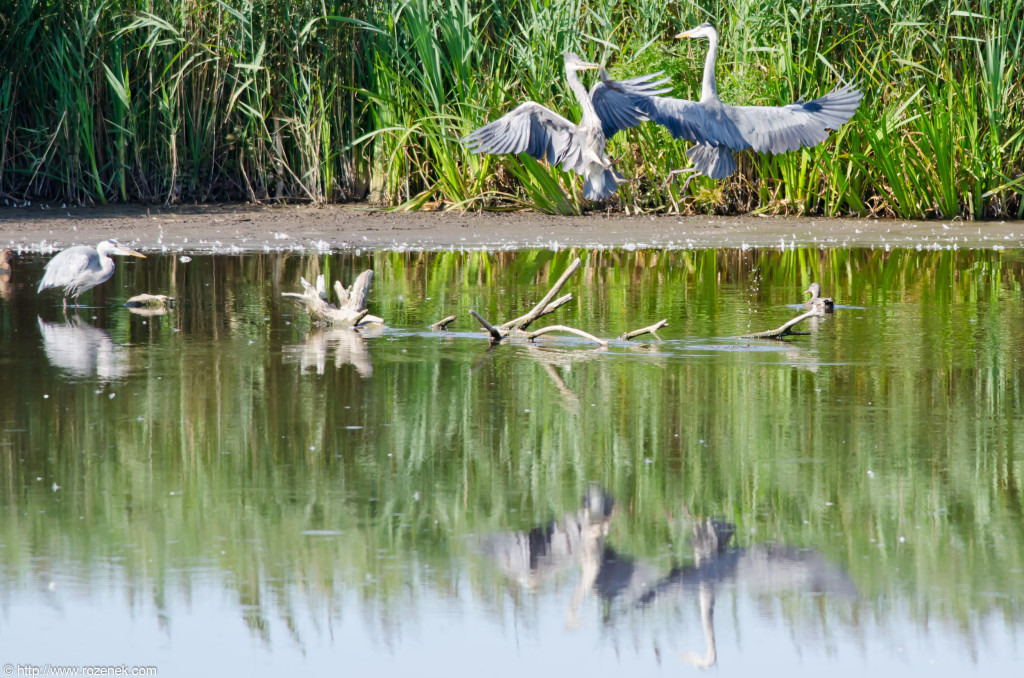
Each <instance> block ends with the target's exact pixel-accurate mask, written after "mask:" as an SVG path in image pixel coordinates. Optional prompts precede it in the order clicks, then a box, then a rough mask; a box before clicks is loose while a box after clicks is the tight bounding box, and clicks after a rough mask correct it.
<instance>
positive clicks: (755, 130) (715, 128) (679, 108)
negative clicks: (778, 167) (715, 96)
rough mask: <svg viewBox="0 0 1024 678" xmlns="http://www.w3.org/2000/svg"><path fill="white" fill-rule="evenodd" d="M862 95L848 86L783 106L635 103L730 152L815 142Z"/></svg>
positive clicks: (672, 127)
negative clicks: (812, 99) (810, 99)
mask: <svg viewBox="0 0 1024 678" xmlns="http://www.w3.org/2000/svg"><path fill="white" fill-rule="evenodd" d="M862 96H863V95H862V94H861V92H860V91H859V90H857V89H856V88H854V87H851V86H849V85H847V86H844V87H841V88H838V89H836V90H833V91H832V92H830V93H829V94H826V95H825V96H823V97H821V98H819V99H815V100H814V101H807V102H803V101H798V102H796V103H793V104H789V105H788V106H729V105H727V104H723V103H721V102H719V101H717V100H715V101H710V102H699V101H690V100H688V99H672V98H668V97H646V98H643V99H641V100H638V107H639V108H640V109H641V110H643V112H644V113H646V114H647V116H648V117H649V118H650V119H651V120H652V121H654V122H656V123H658V124H659V125H662V126H664V127H665V128H666V129H667V130H668V131H669V133H670V134H672V136H673V137H674V138H676V139H689V140H690V141H693V142H695V143H698V144H708V145H711V146H726V147H728V148H731V149H732V150H734V151H742V150H745V149H748V148H752V149H754V150H755V151H758V152H762V153H785V152H787V151H793V150H796V149H798V148H801V147H804V146H816V145H817V144H820V143H821V142H822V141H824V140H825V139H826V138H827V137H828V132H827V131H826V130H829V129H838V128H839V127H841V126H842V125H843V124H845V123H846V122H847V121H848V120H849V119H850V118H851V117H852V116H853V114H854V112H855V111H856V110H857V106H858V105H859V104H860V100H861V97H862Z"/></svg>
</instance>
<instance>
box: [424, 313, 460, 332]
mask: <svg viewBox="0 0 1024 678" xmlns="http://www.w3.org/2000/svg"><path fill="white" fill-rule="evenodd" d="M458 319H459V316H457V315H450V316H448V317H446V318H442V319H441V320H438V321H437V322H436V323H434V324H433V325H431V326H430V329H432V330H433V331H435V332H440V331H442V330H447V329H448V325H449V324H450V323H453V322H455V321H456V320H458Z"/></svg>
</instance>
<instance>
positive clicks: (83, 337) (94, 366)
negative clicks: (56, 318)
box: [38, 317, 131, 381]
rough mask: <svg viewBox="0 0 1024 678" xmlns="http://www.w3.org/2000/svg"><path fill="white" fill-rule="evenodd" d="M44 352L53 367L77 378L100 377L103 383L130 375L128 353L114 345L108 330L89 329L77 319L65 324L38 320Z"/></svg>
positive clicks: (126, 349)
mask: <svg viewBox="0 0 1024 678" xmlns="http://www.w3.org/2000/svg"><path fill="white" fill-rule="evenodd" d="M38 320H39V332H40V334H42V337H43V350H44V351H46V357H47V359H49V361H50V364H51V365H53V366H54V367H56V368H58V369H61V370H64V371H65V372H68V373H69V374H71V375H74V376H76V377H94V376H95V377H99V378H100V379H103V380H104V381H109V380H112V379H120V378H121V377H123V376H125V375H126V374H128V372H129V371H130V370H131V366H130V365H129V364H128V356H129V350H128V348H126V347H124V346H119V345H118V344H115V343H114V341H113V340H112V339H111V338H110V335H109V334H107V332H106V330H102V329H100V328H98V327H92V326H91V325H87V324H85V323H84V322H82V320H81V319H80V318H78V317H75V318H73V319H72V320H68V321H67V322H64V323H48V322H45V321H44V320H43V319H42V318H39V319H38Z"/></svg>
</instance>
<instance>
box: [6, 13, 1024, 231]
mask: <svg viewBox="0 0 1024 678" xmlns="http://www.w3.org/2000/svg"><path fill="white" fill-rule="evenodd" d="M12 4H13V8H12V10H11V11H10V12H0V36H2V39H0V198H2V199H3V200H5V201H6V202H7V203H8V204H10V203H15V204H25V203H26V202H28V201H42V202H45V203H57V202H71V203H77V204H93V203H107V202H130V201H144V202H161V203H164V202H166V203H175V202H183V201H188V202H193V201H200V202H202V201H210V200H223V199H246V200H251V201H285V200H286V201H289V202H300V201H304V202H310V203H315V204H319V203H324V202H335V201H347V200H361V199H368V200H370V201H372V202H374V203H378V204H383V205H389V206H401V207H404V208H407V209H422V208H434V207H440V206H443V207H449V208H450V207H457V208H460V209H480V208H515V207H520V206H528V207H533V208H536V209H540V210H543V211H546V212H553V213H578V212H580V211H581V210H583V209H584V208H586V207H587V205H584V204H582V202H581V200H580V198H579V197H578V196H579V193H580V185H581V181H580V180H579V178H577V177H575V176H572V175H567V174H564V173H562V172H561V171H559V170H552V169H551V168H549V167H547V166H546V165H543V164H540V163H536V162H534V161H532V160H531V159H530V158H526V157H520V158H516V157H507V156H506V157H478V156H473V155H470V154H467V153H466V152H465V150H464V149H463V148H462V147H461V146H460V145H459V143H458V139H459V138H460V137H462V136H463V135H464V134H466V133H468V132H469V131H471V130H472V129H474V128H475V127H476V126H478V125H480V124H481V123H483V122H485V121H488V120H492V119H494V118H496V117H497V116H499V115H502V114H503V113H505V112H507V111H508V110H510V109H511V108H512V107H514V106H515V105H516V104H517V103H518V102H520V101H522V100H525V99H533V100H535V101H538V102H541V103H544V104H545V105H548V106H551V107H552V108H554V109H555V110H557V111H559V112H561V113H563V114H565V115H567V116H568V117H570V118H572V117H574V116H578V115H579V111H578V110H577V106H576V103H575V101H574V100H573V98H572V95H571V93H569V91H568V88H567V87H566V86H565V83H564V74H563V71H562V61H561V53H562V52H563V51H565V50H573V51H576V52H577V53H579V54H581V55H582V56H583V57H584V58H587V59H591V60H595V61H599V62H601V63H605V64H607V65H608V66H609V68H610V71H611V72H612V74H613V75H614V76H619V77H627V76H632V75H638V74H641V73H648V72H652V71H658V70H664V71H666V73H667V74H668V75H669V76H670V77H671V78H672V83H673V86H674V92H673V95H674V96H679V97H686V98H695V97H696V96H697V93H698V92H699V87H700V72H701V66H702V64H703V58H704V54H705V49H706V43H703V42H691V41H683V42H677V41H675V40H673V38H672V35H673V34H674V33H676V32H677V31H678V30H680V29H681V28H686V27H691V26H694V25H697V24H699V23H702V22H703V21H711V22H712V23H714V24H715V25H716V26H717V27H718V28H719V31H720V33H721V38H722V45H721V48H720V54H719V62H718V63H719V67H718V78H719V91H720V93H721V95H722V98H723V99H724V100H726V101H728V102H730V103H736V104H770V105H773V104H784V103H789V102H791V101H793V100H795V99H796V98H798V97H801V96H802V97H805V98H810V97H814V96H819V95H821V94H824V93H825V92H827V91H828V90H830V89H831V88H832V87H834V86H835V85H837V84H839V83H840V82H841V81H843V80H852V81H855V82H857V83H859V84H860V86H861V87H862V88H863V89H864V91H865V93H866V96H865V99H864V101H863V103H862V104H861V108H860V110H859V111H858V113H857V115H856V116H855V118H854V119H853V121H852V124H850V125H847V126H846V127H844V129H842V130H840V131H839V132H838V133H836V134H833V135H832V136H831V137H830V139H829V140H828V141H827V142H826V143H824V144H822V145H821V146H819V147H817V148H814V149H811V150H807V151H801V152H795V153H790V154H786V155H783V156H776V157H772V156H768V155H757V154H753V153H749V152H744V153H741V154H740V155H739V162H740V171H739V172H737V174H736V175H734V176H733V177H731V178H729V179H728V180H726V181H722V182H714V181H711V180H708V179H703V178H701V179H697V180H695V181H694V182H692V183H691V184H690V187H689V189H688V190H687V191H686V192H685V194H684V193H682V192H681V187H682V183H681V182H670V181H668V179H669V172H670V171H671V170H673V169H675V168H680V167H685V166H687V165H688V162H689V161H688V159H687V158H686V157H685V155H683V151H684V150H685V148H686V144H685V143H683V142H675V141H672V140H671V139H670V138H669V136H668V135H667V134H666V133H665V132H664V130H662V129H660V128H658V127H655V126H653V125H651V124H645V125H642V126H640V127H638V128H636V129H634V130H631V131H629V132H628V133H626V134H623V135H620V137H617V138H616V139H615V140H613V142H612V143H611V144H610V152H611V154H612V155H613V156H614V157H615V158H617V159H618V168H619V170H620V171H621V172H622V173H623V174H624V175H626V176H627V177H629V178H630V182H629V183H628V184H626V185H624V186H623V187H622V189H621V191H620V194H619V195H618V196H617V197H616V198H614V199H613V200H612V201H611V202H610V205H609V206H610V207H612V208H615V209H620V210H625V211H629V212H634V211H636V212H642V211H682V212H691V213H704V212H715V213H733V212H758V213H788V214H822V215H849V214H857V215H878V216H894V217H903V218H943V219H950V218H957V217H961V218H1005V217H1011V218H1021V217H1022V216H1024V57H1022V55H1024V0H1009V1H1007V2H994V1H989V0H980V1H979V0H975V1H969V0H930V1H929V0H922V2H916V3H884V2H881V0H862V1H859V2H858V1H856V0H854V1H852V2H849V1H843V2H840V1H828V0H824V1H814V0H786V1H785V2H781V3H780V2H778V1H774V2H767V1H765V0H730V1H729V2H711V1H708V0H702V1H699V0H680V1H678V2H672V3H665V2H656V1H654V0H619V1H618V2H615V1H612V0H567V1H565V2H545V1H544V0H486V1H485V0H445V1H443V2H442V1H441V0H365V1H356V0H333V1H331V0H320V1H317V2H314V1H313V0H277V1H275V2H268V1H266V0H146V1H142V0H106V1H97V0H74V1H70V2H57V1H56V0H19V1H18V2H16V3H12Z"/></svg>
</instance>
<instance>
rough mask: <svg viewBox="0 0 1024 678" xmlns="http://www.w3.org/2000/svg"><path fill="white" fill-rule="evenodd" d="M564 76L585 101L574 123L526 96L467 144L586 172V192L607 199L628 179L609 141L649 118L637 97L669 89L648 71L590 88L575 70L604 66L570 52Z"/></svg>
mask: <svg viewBox="0 0 1024 678" xmlns="http://www.w3.org/2000/svg"><path fill="white" fill-rule="evenodd" d="M563 56H564V58H565V77H566V79H567V80H568V81H569V88H570V89H572V92H573V94H575V95H576V99H577V100H578V101H579V103H580V108H581V109H582V110H583V117H582V119H581V120H580V123H579V124H578V125H577V124H574V123H572V122H571V121H569V120H567V119H566V118H564V117H562V116H561V115H559V114H558V113H555V112H554V111H552V110H551V109H549V108H546V107H544V106H541V105H540V104H538V103H536V102H533V101H527V102H526V103H523V104H520V105H519V106H518V107H516V108H515V109H514V110H513V111H512V112H511V113H508V114H506V115H504V116H502V117H501V118H498V119H497V120H495V121H494V122H491V123H489V124H487V125H484V126H483V127H481V128H479V129H477V130H475V131H474V132H471V133H470V134H468V135H467V136H466V137H464V138H463V139H462V143H464V144H465V145H466V147H467V148H468V149H469V150H470V151H471V152H473V153H493V154H502V153H517V154H518V153H527V154H529V155H530V156H532V157H534V158H536V159H537V160H546V161H548V162H549V163H551V164H552V165H561V166H562V169H563V170H565V171H567V172H568V171H570V170H571V171H574V172H576V173H577V174H581V175H583V177H584V182H583V197H585V198H587V199H589V200H605V199H607V198H608V197H609V196H611V195H612V194H614V193H615V192H616V191H617V190H619V184H620V183H623V182H625V179H623V178H622V176H621V175H620V174H618V172H616V171H615V170H614V169H612V160H611V159H610V158H609V157H608V155H607V154H606V153H605V144H606V143H607V141H608V140H609V139H611V138H612V137H613V136H615V135H616V134H617V133H618V132H619V131H621V130H624V129H629V128H630V127H633V126H635V125H638V124H640V123H641V122H644V121H645V120H647V116H646V115H645V114H644V113H643V112H641V111H640V110H639V109H638V108H637V107H636V105H635V103H634V101H638V100H641V99H644V100H646V98H647V97H650V98H652V99H653V98H654V97H656V96H658V95H659V94H663V93H664V92H667V91H668V89H666V88H662V86H663V85H664V84H665V82H666V81H665V80H659V79H658V78H659V77H660V74H655V75H643V76H640V77H637V78H631V79H629V80H623V81H621V82H619V81H615V80H611V79H609V78H608V76H607V74H606V73H605V72H604V70H603V69H602V70H601V78H600V80H599V82H597V83H596V84H595V85H594V86H593V87H592V88H591V90H590V92H587V90H586V88H584V87H583V84H582V83H580V80H579V78H578V77H577V76H576V74H577V73H578V72H579V71H585V70H591V69H596V68H600V66H598V64H593V63H589V62H586V61H583V60H582V59H580V58H579V57H578V56H576V55H575V54H573V53H572V52H566V53H565V54H564V55H563Z"/></svg>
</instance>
